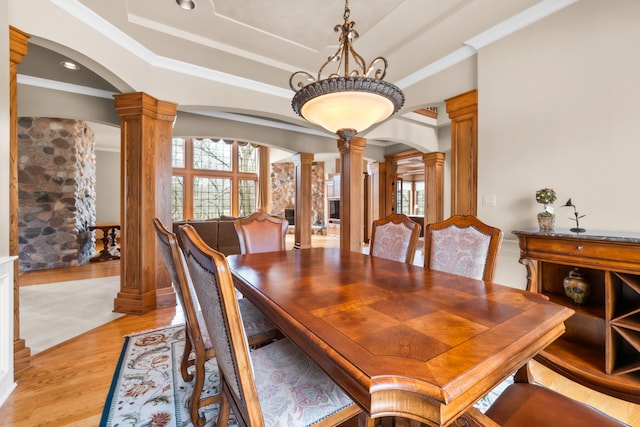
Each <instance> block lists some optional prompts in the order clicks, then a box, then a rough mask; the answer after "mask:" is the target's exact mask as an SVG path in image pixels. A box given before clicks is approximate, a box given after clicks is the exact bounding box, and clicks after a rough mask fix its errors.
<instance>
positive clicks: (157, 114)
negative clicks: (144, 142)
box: [113, 92, 178, 122]
mask: <svg viewBox="0 0 640 427" xmlns="http://www.w3.org/2000/svg"><path fill="white" fill-rule="evenodd" d="M113 98H114V100H115V108H116V111H117V112H118V115H120V118H124V117H129V116H136V117H139V116H145V117H151V118H154V119H156V120H163V121H170V122H173V120H174V119H175V117H176V114H177V110H178V104H176V103H174V102H167V101H160V100H158V99H156V98H154V97H152V96H151V95H148V94H146V93H144V92H134V93H124V94H121V95H114V97H113Z"/></svg>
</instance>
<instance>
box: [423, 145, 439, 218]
mask: <svg viewBox="0 0 640 427" xmlns="http://www.w3.org/2000/svg"><path fill="white" fill-rule="evenodd" d="M422 161H423V162H424V189H425V195H426V199H425V204H426V206H425V209H424V223H425V224H430V223H432V222H440V221H442V220H443V219H444V218H443V215H444V153H437V152H436V153H426V154H423V155H422Z"/></svg>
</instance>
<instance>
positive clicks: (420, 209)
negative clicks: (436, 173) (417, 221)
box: [413, 181, 426, 216]
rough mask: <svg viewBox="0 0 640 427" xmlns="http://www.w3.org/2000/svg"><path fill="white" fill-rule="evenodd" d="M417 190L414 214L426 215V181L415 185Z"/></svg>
mask: <svg viewBox="0 0 640 427" xmlns="http://www.w3.org/2000/svg"><path fill="white" fill-rule="evenodd" d="M414 188H415V203H414V205H413V214H414V215H420V216H423V215H424V208H425V206H426V205H425V195H426V192H425V190H424V181H418V182H415V183H414Z"/></svg>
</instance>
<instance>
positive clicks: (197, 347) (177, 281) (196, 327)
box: [153, 218, 280, 426]
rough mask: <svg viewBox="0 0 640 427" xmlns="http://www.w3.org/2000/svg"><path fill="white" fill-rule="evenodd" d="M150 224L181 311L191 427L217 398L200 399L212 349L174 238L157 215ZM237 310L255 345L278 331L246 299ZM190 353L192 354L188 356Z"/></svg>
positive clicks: (182, 367) (183, 371)
mask: <svg viewBox="0 0 640 427" xmlns="http://www.w3.org/2000/svg"><path fill="white" fill-rule="evenodd" d="M153 225H154V228H155V230H156V236H157V239H158V243H159V247H160V252H161V253H162V257H163V259H164V263H165V267H166V269H167V271H168V273H169V277H170V279H171V281H172V282H173V286H174V289H175V292H176V294H177V296H178V301H179V302H180V305H181V307H182V311H183V313H184V318H185V332H186V334H185V335H186V339H185V344H184V351H183V354H182V360H181V363H180V374H181V375H182V378H183V379H184V380H185V381H191V380H193V379H194V378H195V380H194V384H193V393H192V396H191V401H190V403H189V405H190V407H189V410H190V416H191V421H192V423H193V424H194V425H195V426H200V425H204V424H205V422H206V420H205V418H204V417H201V416H200V415H199V411H200V408H202V407H203V406H206V405H210V404H212V403H216V402H217V401H218V400H219V395H215V396H210V397H205V398H202V399H201V398H200V395H201V393H202V389H203V387H204V380H205V369H204V364H205V362H206V361H207V360H209V359H212V358H213V357H215V350H214V348H213V346H212V343H211V337H210V335H209V332H208V330H207V327H206V324H205V323H204V319H203V318H202V312H201V310H200V305H199V304H198V299H197V296H196V293H195V291H194V288H193V283H192V281H191V277H190V275H189V271H188V269H187V267H186V264H185V260H184V255H183V252H182V250H181V249H180V246H179V245H178V240H177V237H176V235H175V234H174V233H172V232H171V231H169V230H168V229H167V228H166V227H165V226H164V225H163V224H162V222H161V221H160V220H159V219H158V218H154V219H153ZM240 311H241V312H242V316H243V320H244V325H243V326H244V327H245V330H246V331H247V332H246V333H247V336H248V337H249V338H248V341H249V343H250V345H252V346H258V345H261V344H264V343H267V342H270V341H273V340H274V339H275V338H277V337H279V335H280V333H279V331H278V330H277V329H276V327H275V326H274V325H273V323H271V322H270V321H269V320H268V319H267V318H266V317H265V316H264V315H263V314H262V313H261V312H260V311H259V310H258V309H257V308H255V306H253V304H251V303H250V302H249V301H248V300H244V299H243V300H242V301H240ZM192 352H193V357H191V354H192ZM191 366H193V367H194V368H193V373H190V372H189V368H190V367H191Z"/></svg>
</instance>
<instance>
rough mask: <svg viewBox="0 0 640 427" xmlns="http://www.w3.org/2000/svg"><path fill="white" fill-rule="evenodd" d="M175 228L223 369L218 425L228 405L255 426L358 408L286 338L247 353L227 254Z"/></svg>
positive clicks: (330, 416) (313, 421) (326, 417)
mask: <svg viewBox="0 0 640 427" xmlns="http://www.w3.org/2000/svg"><path fill="white" fill-rule="evenodd" d="M178 232H179V234H180V237H181V239H182V242H183V245H184V248H185V258H186V261H187V266H188V268H189V271H190V273H191V275H192V278H193V283H194V287H195V290H196V293H197V294H198V298H199V300H200V303H201V307H202V311H203V314H204V319H205V322H206V324H207V327H208V328H209V330H210V331H211V336H212V341H213V346H214V348H215V350H216V358H217V361H218V367H219V369H220V371H221V376H220V377H221V393H222V395H221V400H220V412H219V418H218V422H217V425H227V422H228V419H229V411H230V409H232V410H233V413H234V415H235V417H236V421H237V423H238V424H239V425H240V426H255V427H262V426H269V427H271V426H273V427H276V426H283V427H284V426H290V425H300V426H302V425H308V426H310V425H314V426H315V425H337V424H339V423H340V422H342V421H345V420H347V419H349V418H351V417H353V416H354V415H355V414H357V413H359V412H360V410H359V408H358V407H357V406H356V405H355V404H354V403H353V402H352V401H351V400H350V399H349V398H348V397H347V396H346V394H345V393H344V392H343V391H342V390H341V389H340V388H339V387H338V386H337V385H335V383H334V382H333V381H332V380H331V379H330V378H329V377H328V375H326V374H325V373H324V372H323V371H322V370H321V369H320V368H318V367H317V366H316V365H315V364H314V363H313V362H311V361H310V360H309V359H308V358H307V357H306V356H305V355H304V353H303V352H302V351H300V350H299V349H298V348H297V347H295V346H294V345H293V344H292V343H291V342H290V341H289V340H288V339H282V340H278V341H275V342H274V343H271V344H267V345H265V346H263V347H260V348H257V349H255V350H253V351H252V352H251V353H250V352H249V346H248V343H247V337H246V335H245V331H244V328H243V327H242V321H241V313H240V310H239V308H238V301H237V299H236V293H235V290H234V286H233V279H232V276H231V272H230V270H229V264H228V263H227V259H226V258H225V256H224V255H223V254H221V253H219V252H217V251H215V250H213V249H211V248H210V247H208V246H207V245H206V244H205V243H204V242H203V241H202V240H201V239H200V237H199V236H198V234H197V233H196V232H195V231H194V230H193V227H190V226H189V225H185V226H182V227H180V228H179V231H178ZM311 394H313V395H314V399H315V401H314V402H313V404H311V405H310V404H309V400H308V396H309V395H311Z"/></svg>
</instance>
